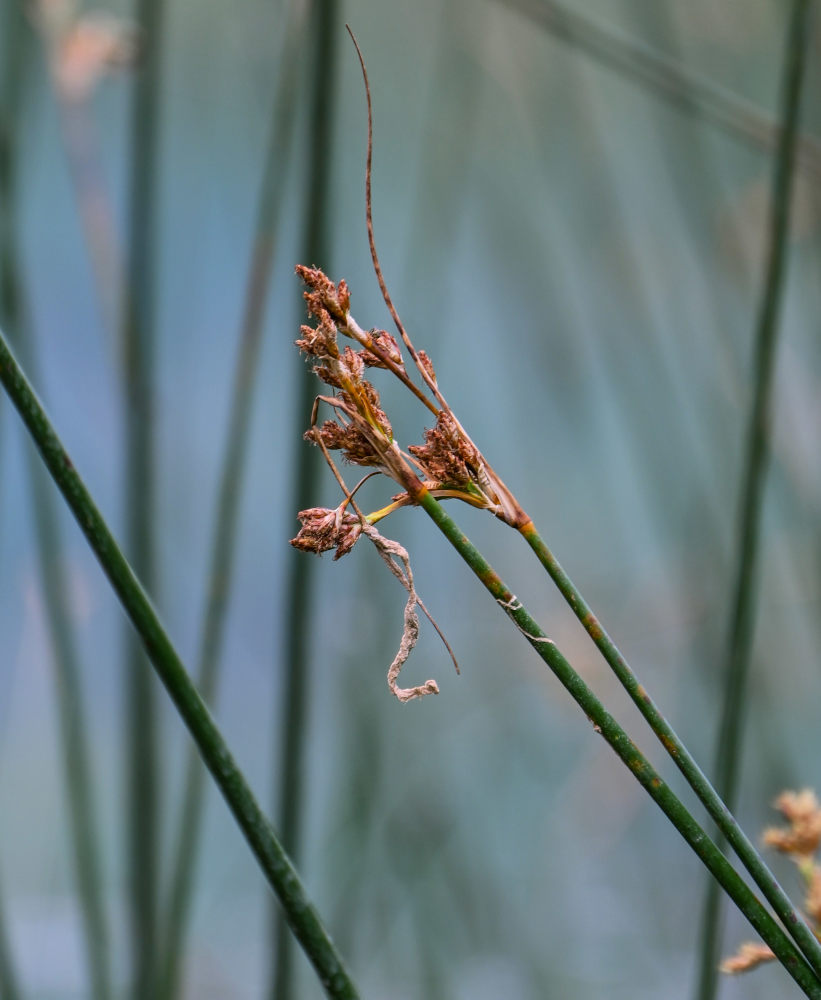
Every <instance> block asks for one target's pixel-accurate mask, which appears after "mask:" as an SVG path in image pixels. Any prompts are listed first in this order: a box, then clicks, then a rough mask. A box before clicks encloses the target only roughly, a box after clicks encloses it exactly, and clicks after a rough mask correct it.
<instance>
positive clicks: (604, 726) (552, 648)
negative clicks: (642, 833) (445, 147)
mask: <svg viewBox="0 0 821 1000" xmlns="http://www.w3.org/2000/svg"><path fill="white" fill-rule="evenodd" d="M414 499H415V500H416V502H417V503H418V504H419V506H421V507H423V508H424V509H425V511H426V512H427V513H428V514H429V515H430V517H431V518H432V520H433V521H434V522H435V523H436V525H437V527H438V528H439V530H440V531H442V533H443V534H444V535H445V537H446V538H447V539H448V541H450V543H451V544H452V545H453V547H454V548H455V549H456V551H457V552H458V553H459V555H460V556H461V557H462V558H463V559H464V560H465V562H466V563H467V564H468V566H469V567H470V568H471V569H472V570H473V572H474V573H475V575H476V576H477V577H478V578H479V580H480V581H481V583H482V584H483V585H484V587H485V588H486V589H487V590H488V591H489V592H490V594H491V596H492V597H493V598H494V600H495V601H496V603H497V604H498V605H499V606H500V607H501V608H502V610H503V611H504V612H505V614H506V615H507V616H508V618H510V619H511V621H512V622H513V623H514V625H515V626H516V628H517V629H518V630H519V631H520V632H521V633H522V634H523V635H524V636H525V638H526V639H527V641H528V642H529V643H530V644H531V646H532V647H533V648H534V649H535V650H536V652H537V653H538V654H539V656H540V657H541V658H542V659H543V660H544V662H545V663H546V664H547V665H548V667H549V668H550V669H551V670H552V672H553V673H554V674H555V675H556V677H557V678H558V680H559V681H560V682H561V684H562V685H563V686H564V687H565V688H566V689H567V691H568V692H569V693H570V695H571V697H572V698H573V699H574V701H575V702H576V703H577V704H578V705H579V707H580V708H581V709H582V711H583V712H584V713H585V715H586V716H587V717H588V719H589V720H590V721H591V722H592V724H593V726H594V728H595V729H596V731H597V732H598V733H600V734H601V735H602V736H603V737H604V739H605V740H606V741H607V742H608V743H609V744H610V746H611V747H612V748H613V750H614V751H615V752H616V754H617V755H618V757H619V758H620V759H621V760H622V762H623V763H624V764H625V765H626V766H627V767H628V768H629V770H630V771H631V772H632V774H633V775H634V777H635V778H636V780H637V781H638V782H639V784H640V785H641V786H642V787H643V788H644V789H645V791H646V792H647V793H648V794H649V795H650V797H651V798H652V799H653V801H654V802H655V803H656V804H657V805H658V806H659V808H660V809H661V810H662V812H664V814H665V815H666V816H667V818H668V819H669V820H670V822H671V823H672V824H673V825H674V826H675V828H676V829H677V830H678V831H679V833H680V834H681V836H682V837H683V838H684V840H685V841H686V842H687V843H688V844H689V845H690V847H691V848H692V850H693V851H694V852H695V854H696V855H697V856H698V857H699V858H700V859H701V861H702V862H703V863H704V865H705V866H706V867H707V869H708V870H709V871H710V873H711V874H712V875H713V877H714V878H715V879H716V880H717V881H718V882H719V883H720V884H721V886H722V887H723V888H724V890H725V891H726V892H727V894H728V895H729V896H730V897H731V899H732V900H733V901H734V902H735V903H736V905H737V906H738V908H739V909H740V910H741V912H742V913H743V914H744V916H745V917H746V918H747V920H749V922H750V924H751V925H752V926H753V928H754V929H755V930H756V931H757V932H758V934H759V935H760V936H761V937H762V939H763V940H764V941H765V942H766V943H767V944H768V945H769V946H770V947H771V948H772V950H773V952H774V953H775V955H776V956H777V957H778V959H779V961H780V962H781V963H782V964H783V965H784V967H785V968H786V970H787V971H788V972H789V974H790V975H791V976H792V977H793V979H794V980H795V981H796V982H797V983H798V985H799V986H800V987H801V989H802V990H803V991H804V993H805V994H806V996H809V997H817V996H821V981H819V979H818V978H817V977H816V976H815V974H814V972H813V971H812V969H811V968H810V967H809V966H808V965H807V964H806V962H805V961H804V959H803V957H802V956H801V955H800V953H799V952H798V951H797V950H796V948H795V946H794V945H793V943H792V942H791V941H790V940H789V938H788V937H787V936H786V934H785V933H784V931H783V930H782V929H781V927H780V926H779V925H778V924H777V923H776V921H775V920H774V919H773V917H772V916H770V914H769V913H768V912H767V910H766V909H765V908H764V907H763V906H762V904H761V903H760V902H759V900H758V899H757V898H756V897H755V895H754V894H753V893H752V891H751V890H750V888H749V887H748V886H747V884H746V883H745V882H744V881H743V880H742V879H741V877H740V876H739V875H738V874H737V872H736V871H735V870H734V869H733V867H732V866H731V865H730V863H729V862H728V861H727V859H726V858H725V857H724V855H723V854H722V853H721V852H720V851H719V850H718V848H717V847H716V846H715V844H714V843H713V842H712V840H711V839H710V838H709V837H708V836H707V834H706V833H705V832H704V830H703V829H702V828H701V827H700V826H699V824H698V823H697V822H696V821H695V819H694V818H693V817H692V816H691V815H690V813H689V812H688V811H687V809H686V808H685V806H684V805H683V804H682V802H681V801H680V800H679V799H678V798H677V797H676V795H675V794H674V793H673V791H672V790H671V789H670V788H669V787H668V786H667V784H666V783H665V782H664V781H663V779H662V778H661V777H660V775H659V774H658V773H657V772H656V771H655V769H654V768H653V767H652V765H651V764H650V762H649V761H648V760H647V758H646V757H645V756H644V755H643V754H642V753H641V751H640V750H639V749H638V747H636V745H635V744H634V743H633V742H632V740H630V738H629V737H628V736H627V734H626V733H625V731H624V730H623V729H622V727H621V726H620V725H619V723H618V722H617V721H616V720H615V719H614V718H613V717H612V716H611V715H610V713H609V712H608V711H607V710H606V709H605V708H604V706H603V705H602V704H601V702H600V701H599V700H598V698H597V697H596V696H595V695H594V694H593V692H592V691H591V690H590V688H589V687H588V686H587V685H586V684H585V682H584V680H583V679H582V678H581V677H580V676H579V675H578V674H577V673H576V671H575V670H574V669H573V667H572V666H571V665H570V663H569V662H568V661H567V660H566V659H565V657H564V656H563V654H562V653H561V652H560V651H559V649H558V648H557V646H556V645H555V643H553V641H552V640H551V639H549V638H548V637H547V636H546V635H545V633H544V632H543V631H542V629H541V628H540V626H539V625H538V623H537V622H536V621H535V620H534V619H533V618H532V617H531V615H530V614H529V613H528V611H527V610H526V608H525V607H524V606H523V605H522V603H521V601H520V600H519V599H518V598H517V597H516V596H515V595H514V594H513V593H512V591H511V590H510V589H509V588H508V587H507V586H506V585H505V584H504V583H503V581H502V580H501V578H500V577H499V576H498V574H497V573H496V571H495V570H494V569H493V567H492V566H491V565H490V564H489V563H488V562H487V560H486V559H485V558H484V556H483V555H482V554H481V553H480V552H479V551H478V549H476V547H475V546H474V545H473V543H472V542H471V541H470V540H469V539H468V538H467V536H466V535H464V534H463V533H462V531H461V529H460V528H459V526H458V525H457V524H456V523H455V522H454V521H453V519H452V518H451V517H450V515H449V514H448V513H447V512H446V511H445V510H444V507H443V506H442V504H441V503H439V502H438V501H437V500H436V499H434V497H432V496H431V495H430V493H428V491H427V490H425V489H422V490H421V491H420V492H418V493H417V495H416V496H415V497H414Z"/></svg>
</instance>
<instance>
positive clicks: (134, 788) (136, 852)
mask: <svg viewBox="0 0 821 1000" xmlns="http://www.w3.org/2000/svg"><path fill="white" fill-rule="evenodd" d="M162 15H163V3H162V0H138V2H137V8H136V20H137V23H138V25H139V28H140V32H141V35H140V38H141V49H140V60H139V65H138V69H137V73H136V77H135V84H134V86H135V90H134V98H133V106H132V121H131V151H130V178H129V183H130V191H129V206H128V225H129V245H128V264H127V268H128V280H127V281H126V291H125V303H124V317H123V322H124V329H123V346H124V356H125V365H124V383H125V397H126V414H125V423H126V428H125V456H126V457H125V463H126V464H125V470H124V480H125V482H124V490H125V505H126V508H125V516H126V539H127V550H128V552H129V554H130V557H131V560H132V564H133V566H134V570H135V572H136V573H137V575H138V576H139V578H140V579H141V580H142V582H143V584H144V585H145V587H146V588H147V589H148V591H149V592H153V590H154V587H155V560H154V537H153V536H154V532H153V516H154V510H155V468H154V465H155V458H154V400H153V367H154V312H155V277H156V273H157V269H156V260H155V257H156V254H157V241H156V238H155V231H154V223H155V213H156V189H157V141H158V131H159V129H158V117H159V98H160V70H161V45H160V43H161V33H162ZM126 644H127V645H126V676H127V683H126V718H127V721H126V730H127V731H126V742H127V746H126V755H127V761H128V764H127V767H128V778H127V783H126V784H127V788H128V794H129V803H128V810H127V822H126V831H127V833H126V837H127V841H128V843H127V851H128V856H129V881H130V909H131V937H132V948H133V963H134V969H133V982H132V996H133V997H134V1000H146V998H147V997H151V996H153V995H154V983H155V961H156V920H157V881H158V852H159V835H158V826H159V823H158V800H159V793H158V774H157V753H158V750H157V742H158V734H157V721H156V707H155V690H154V685H155V680H154V678H153V677H152V675H151V671H150V670H149V668H148V662H147V660H146V657H145V655H144V653H143V651H142V649H141V647H140V644H139V643H138V641H137V639H136V637H135V636H134V635H133V633H132V632H131V631H130V630H129V632H128V635H127V637H126Z"/></svg>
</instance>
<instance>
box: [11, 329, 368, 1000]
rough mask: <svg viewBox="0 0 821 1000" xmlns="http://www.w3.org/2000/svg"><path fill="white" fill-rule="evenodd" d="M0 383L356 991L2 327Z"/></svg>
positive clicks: (283, 890) (302, 929) (272, 861)
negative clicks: (16, 358)
mask: <svg viewBox="0 0 821 1000" xmlns="http://www.w3.org/2000/svg"><path fill="white" fill-rule="evenodd" d="M0 383H2V385H3V386H4V388H5V390H6V392H7V394H8V396H9V398H10V399H11V401H12V403H13V404H14V406H15V408H16V409H17V411H18V413H19V414H20V416H21V418H22V420H23V422H24V423H25V425H26V427H27V428H28V430H29V432H30V434H31V436H32V438H33V439H34V443H35V444H36V445H37V448H38V450H39V451H40V454H41V455H42V457H43V461H44V462H45V464H46V467H47V468H48V471H49V473H50V474H51V477H52V479H53V480H54V482H55V483H56V484H57V486H58V487H59V489H60V491H61V492H62V494H63V496H64V498H65V500H66V503H67V504H68V506H69V507H70V508H71V511H72V513H73V514H74V517H75V518H76V520H77V523H78V524H79V525H80V528H81V529H82V531H83V533H84V534H85V536H86V538H87V539H88V542H89V544H90V545H91V548H92V550H93V551H94V553H95V555H96V556H97V559H98V561H99V563H100V565H101V566H102V568H103V570H104V571H105V573H106V575H107V576H108V579H109V581H110V583H111V585H112V587H113V589H114V591H115V593H116V594H117V596H118V597H119V599H120V602H121V603H122V605H123V608H124V609H125V611H126V614H127V615H128V617H129V618H130V620H131V622H132V624H133V626H134V628H135V629H136V631H137V634H138V635H139V637H140V640H141V642H142V644H143V647H144V648H145V651H146V652H147V654H148V657H149V659H150V661H151V663H152V664H153V665H154V668H155V670H156V672H157V674H158V675H159V677H160V680H161V681H162V682H163V684H164V685H165V688H166V690H167V691H168V693H169V695H170V696H171V699H172V700H173V702H174V704H175V706H176V708H177V711H178V712H179V714H180V716H181V717H182V719H183V721H184V722H185V724H186V726H187V727H188V729H189V731H190V733H191V735H192V737H193V739H194V741H195V743H196V744H197V747H198V748H199V751H200V753H201V754H202V757H203V760H204V761H205V764H206V766H207V767H208V769H209V771H210V772H211V774H212V776H213V778H214V780H215V782H216V784H217V785H218V787H219V789H220V791H221V793H222V795H223V797H224V798H225V801H226V803H227V804H228V807H229V808H230V810H231V812H232V813H233V815H234V818H235V820H236V822H237V825H238V826H239V827H240V829H241V830H242V832H243V834H244V836H245V838H246V840H247V841H248V844H249V846H250V847H251V850H252V851H253V853H254V855H255V857H256V859H257V861H258V863H259V865H260V868H261V869H262V871H263V872H264V874H265V877H266V878H267V880H268V882H269V883H270V885H271V886H272V888H273V889H274V891H275V892H276V894H277V895H278V896H279V898H280V901H281V903H282V905H283V907H284V909H285V911H286V913H287V919H288V923H289V925H290V927H291V929H292V931H293V932H294V934H295V936H296V937H297V939H298V940H299V942H300V944H301V945H302V947H303V950H304V951H305V953H306V955H307V956H308V958H309V960H310V961H311V963H312V964H313V966H314V968H315V969H316V971H317V974H318V976H319V978H320V981H321V982H322V985H323V987H324V989H325V992H326V993H327V995H328V996H329V997H332V998H335V1000H336V998H339V1000H354V998H356V997H357V996H358V993H357V991H356V988H355V987H354V985H353V983H352V981H351V979H350V977H349V975H348V973H347V971H346V969H345V967H344V965H343V962H342V959H341V958H340V956H339V954H338V953H337V951H336V949H335V947H334V945H333V943H332V941H331V939H330V937H329V936H328V933H327V931H326V930H325V928H324V927H323V925H322V922H321V920H320V918H319V914H318V913H317V911H316V910H315V908H314V906H313V905H312V903H311V902H310V900H309V899H308V898H307V895H306V893H305V889H304V888H303V886H302V883H301V881H300V879H299V876H298V874H297V872H296V870H295V869H294V867H293V865H292V864H291V861H290V859H289V858H288V856H287V854H286V853H285V851H284V849H283V847H282V845H281V844H280V842H279V840H278V838H277V836H276V833H275V832H274V829H273V827H272V826H271V824H270V822H269V821H268V820H267V819H266V817H265V815H264V814H263V812H262V810H261V809H260V807H259V805H258V804H257V802H256V799H255V798H254V795H253V792H252V791H251V789H250V787H249V786H248V783H247V782H246V780H245V777H244V776H243V774H242V772H241V771H240V770H239V768H238V767H237V764H236V762H235V761H234V758H233V757H232V755H231V752H230V750H229V749H228V746H227V744H226V743H225V740H224V739H223V737H222V734H221V733H220V731H219V729H218V728H217V726H216V724H215V722H214V720H213V719H212V717H211V715H210V713H209V711H208V708H207V707H206V705H205V702H204V701H203V700H202V698H201V697H200V696H199V694H198V692H197V689H196V687H195V686H194V684H193V682H192V680H191V678H190V677H189V676H188V674H187V673H186V670H185V667H184V666H183V664H182V661H181V660H180V658H179V656H178V655H177V652H176V650H175V649H174V647H173V646H172V644H171V640H170V639H169V638H168V635H167V634H166V632H165V630H164V629H163V627H162V625H161V623H160V620H159V618H158V616H157V613H156V612H155V611H154V609H153V607H152V606H151V602H150V601H149V599H148V596H147V595H146V593H145V591H144V590H143V588H142V586H141V584H140V582H139V580H138V579H137V577H136V576H135V574H134V571H133V570H132V569H131V566H130V565H129V564H128V562H127V560H126V558H125V556H124V555H123V553H122V551H121V549H120V548H119V547H118V545H117V543H116V541H115V540H114V537H113V535H112V534H111V532H110V531H109V529H108V526H107V524H106V522H105V521H104V519H103V517H102V515H101V514H100V512H99V510H98V509H97V507H96V506H95V504H94V501H93V500H92V499H91V496H90V494H89V492H88V490H87V489H86V486H85V484H84V483H83V481H82V479H81V478H80V476H79V475H78V473H77V471H76V470H75V468H74V466H73V464H72V462H71V459H70V458H69V456H68V454H67V453H66V451H65V449H64V448H63V445H62V443H61V442H60V440H59V438H58V437H57V434H56V432H55V430H54V428H53V427H52V425H51V423H50V422H49V419H48V417H47V416H46V414H45V411H44V410H43V407H42V405H41V404H40V402H39V400H38V399H37V397H36V395H35V393H34V390H33V389H32V387H31V385H30V384H29V382H28V380H27V379H26V377H25V375H24V374H23V372H22V370H21V369H20V366H19V365H18V363H17V361H16V360H15V358H14V355H13V354H12V352H11V349H10V348H9V345H8V342H7V341H6V338H5V336H4V335H3V333H2V331H0Z"/></svg>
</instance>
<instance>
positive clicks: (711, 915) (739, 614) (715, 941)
mask: <svg viewBox="0 0 821 1000" xmlns="http://www.w3.org/2000/svg"><path fill="white" fill-rule="evenodd" d="M811 10H812V5H811V3H810V2H809V0H793V4H792V7H791V11H790V15H789V22H788V30H787V39H786V50H785V55H784V68H783V72H782V80H781V120H782V128H781V137H780V141H779V144H778V150H777V154H776V157H775V160H774V163H773V178H772V188H771V192H772V193H771V200H770V214H769V220H768V226H767V235H766V241H767V242H766V248H767V249H766V258H765V264H764V278H763V282H762V291H761V300H760V303H759V307H758V316H757V318H756V327H755V336H754V359H753V393H752V400H751V403H750V412H749V417H748V421H747V427H746V442H745V448H744V463H743V472H742V481H741V489H740V504H739V517H738V522H737V530H738V535H737V538H736V547H735V577H734V580H733V587H732V603H731V612H730V620H729V626H728V630H727V640H726V647H725V654H724V664H723V670H722V674H723V677H724V696H723V701H722V707H721V718H720V722H719V727H718V740H717V746H716V754H715V765H714V766H715V774H716V788H717V790H718V794H719V795H720V796H721V798H722V799H723V800H724V801H725V802H726V803H727V804H728V806H729V807H730V808H732V807H733V804H734V802H735V800H736V798H737V790H738V773H739V767H740V761H741V757H740V755H741V741H742V733H743V726H744V718H745V715H746V710H747V702H748V693H749V675H750V662H751V655H752V645H753V636H754V632H755V618H756V613H755V599H756V593H757V585H758V563H759V557H758V553H759V543H760V538H761V519H762V510H763V506H764V486H765V482H766V475H767V466H768V462H769V457H770V434H771V431H770V426H771V422H772V409H773V404H772V396H773V377H774V372H775V359H776V345H777V338H778V331H779V327H780V317H781V302H782V298H783V290H784V283H785V277H786V269H787V239H788V236H789V227H790V205H791V200H792V190H793V180H794V174H795V162H796V153H797V143H798V129H799V121H800V110H801V93H802V85H803V80H804V71H805V63H806V54H807V45H808V42H809V38H810V30H809V21H810V17H811ZM726 833H727V831H725V830H723V829H721V834H725V835H726ZM721 834H720V835H721ZM720 843H721V839H719V844H720ZM721 909H722V907H721V899H720V896H719V895H718V893H717V891H716V889H715V887H714V886H713V885H712V884H708V886H707V888H706V894H705V900H704V912H703V915H702V923H701V948H700V956H701V959H700V967H699V978H698V987H697V993H696V995H697V997H698V998H699V1000H712V998H713V997H714V996H715V995H716V992H717V988H718V962H719V957H720V951H721V941H722V935H721ZM813 940H815V944H816V948H818V944H817V940H816V939H815V938H814V936H813ZM813 964H814V965H815V967H816V969H818V965H817V963H816V962H815V961H814V962H813Z"/></svg>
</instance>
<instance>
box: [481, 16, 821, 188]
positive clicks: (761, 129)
mask: <svg viewBox="0 0 821 1000" xmlns="http://www.w3.org/2000/svg"><path fill="white" fill-rule="evenodd" d="M499 2H500V3H502V4H503V5H504V6H506V7H509V8H511V9H512V10H516V11H518V12H519V13H520V14H522V15H524V16H525V17H527V18H528V19H529V20H531V21H532V22H533V23H535V24H538V25H539V26H540V27H542V28H544V30H545V31H548V32H550V33H551V34H552V35H554V36H555V37H556V38H559V39H560V40H561V41H563V42H565V43H566V44H567V45H571V46H573V47H574V48H577V49H578V50H579V51H580V52H583V53H584V54H585V55H587V56H590V57H591V58H592V59H595V60H596V62H598V63H599V64H600V65H602V66H606V67H607V68H608V69H610V70H612V71H614V72H616V73H618V74H620V75H621V76H624V77H626V78H627V79H630V80H633V81H635V82H636V83H638V84H639V85H640V86H642V87H644V88H646V89H647V91H648V92H649V93H653V94H655V95H657V96H658V97H659V98H661V99H662V100H664V101H667V102H668V103H669V104H671V105H672V106H673V107H675V108H677V109H678V110H680V111H683V112H685V113H687V114H690V115H693V116H694V117H696V118H701V119H703V120H704V121H707V122H710V124H712V125H715V126H717V127H718V128H720V129H721V130H722V131H723V132H726V133H727V134H728V135H730V136H733V137H734V138H736V139H740V140H741V141H742V142H745V143H747V144H748V145H750V146H752V147H753V148H756V149H762V150H765V151H766V152H771V151H773V150H774V149H776V148H777V146H778V145H779V143H780V142H781V141H782V138H783V131H782V128H781V126H780V125H779V124H778V123H777V122H774V121H773V120H772V119H770V118H769V117H768V116H767V115H765V114H763V113H762V112H761V111H760V110H759V109H758V108H757V107H755V105H753V104H750V103H749V102H747V101H744V100H742V99H741V98H739V97H736V95H735V94H731V93H728V92H727V91H725V90H722V88H721V87H718V86H716V84H714V83H710V82H709V81H707V80H703V79H701V78H699V77H698V76H696V75H695V74H694V73H692V71H690V70H687V69H685V68H684V67H683V66H681V65H680V64H678V63H676V62H675V61H674V60H671V59H668V58H667V57H665V56H663V55H662V54H661V53H660V52H656V51H654V50H653V49H651V48H650V47H648V46H647V45H644V44H642V43H641V42H639V41H637V40H635V39H632V38H627V37H625V36H623V35H620V34H618V33H616V32H615V31H613V30H612V29H610V28H604V27H602V26H601V25H599V24H597V23H596V21H594V20H593V19H591V18H589V17H587V16H585V15H583V14H579V13H578V12H576V11H575V10H571V9H570V8H568V7H566V6H564V4H561V3H558V2H556V0H499ZM797 144H798V145H797V150H796V159H797V163H798V165H799V166H800V167H802V168H803V169H804V170H806V171H807V172H808V173H811V174H813V175H814V176H816V177H819V176H821V146H819V144H818V142H817V141H815V140H814V139H811V138H809V137H807V136H799V137H798V138H797Z"/></svg>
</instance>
